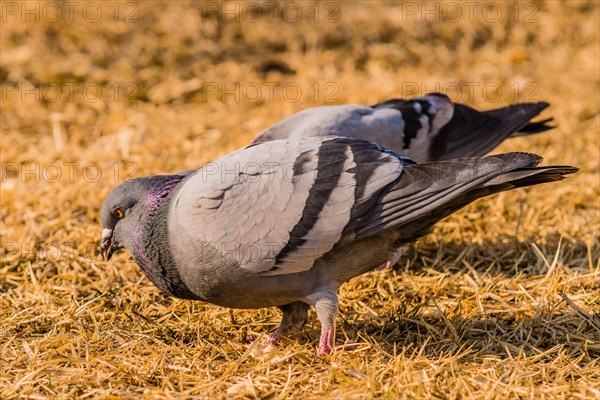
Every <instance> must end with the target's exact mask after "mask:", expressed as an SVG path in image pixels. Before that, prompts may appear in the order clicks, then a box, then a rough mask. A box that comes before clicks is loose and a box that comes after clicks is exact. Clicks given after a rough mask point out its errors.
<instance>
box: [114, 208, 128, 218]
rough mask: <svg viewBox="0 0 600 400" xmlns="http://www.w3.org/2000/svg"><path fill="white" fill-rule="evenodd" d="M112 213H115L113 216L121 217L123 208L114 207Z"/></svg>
mask: <svg viewBox="0 0 600 400" xmlns="http://www.w3.org/2000/svg"><path fill="white" fill-rule="evenodd" d="M113 214H114V215H115V217H117V218H119V219H121V218H123V216H124V215H125V214H123V210H121V209H120V208H115V210H114V211H113Z"/></svg>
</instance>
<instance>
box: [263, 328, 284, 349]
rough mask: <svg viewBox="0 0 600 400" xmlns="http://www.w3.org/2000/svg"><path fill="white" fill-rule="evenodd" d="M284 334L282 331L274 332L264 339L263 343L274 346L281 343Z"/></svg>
mask: <svg viewBox="0 0 600 400" xmlns="http://www.w3.org/2000/svg"><path fill="white" fill-rule="evenodd" d="M281 338H282V335H281V333H279V332H277V331H275V332H273V333H271V334H270V335H269V336H267V337H266V339H265V340H263V343H262V344H263V345H265V346H268V345H270V344H271V345H273V346H277V345H278V344H279V341H280V340H281Z"/></svg>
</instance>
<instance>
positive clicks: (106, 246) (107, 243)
mask: <svg viewBox="0 0 600 400" xmlns="http://www.w3.org/2000/svg"><path fill="white" fill-rule="evenodd" d="M112 238H113V231H112V229H102V244H101V245H100V253H101V254H102V257H103V258H104V259H106V261H108V260H110V258H111V257H112V254H113V240H112Z"/></svg>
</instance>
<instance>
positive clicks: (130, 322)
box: [0, 1, 600, 399]
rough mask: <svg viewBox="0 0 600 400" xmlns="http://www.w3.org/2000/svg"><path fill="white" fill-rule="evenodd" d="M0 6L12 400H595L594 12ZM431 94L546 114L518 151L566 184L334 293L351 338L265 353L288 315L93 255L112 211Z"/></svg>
mask: <svg viewBox="0 0 600 400" xmlns="http://www.w3.org/2000/svg"><path fill="white" fill-rule="evenodd" d="M0 6H1V10H0V11H1V18H2V25H1V28H0V29H1V37H0V45H1V56H0V80H1V83H2V102H1V106H2V113H1V115H0V121H1V129H2V146H1V153H0V157H1V163H2V171H1V172H2V188H1V192H0V194H1V206H0V218H1V225H0V228H1V229H0V232H1V236H0V241H1V246H2V248H1V252H0V257H2V258H1V264H0V322H1V323H0V398H2V399H13V398H31V399H42V398H55V399H71V398H82V399H83V398H109V399H119V398H124V399H129V398H140V397H141V398H240V397H247V398H269V399H279V398H298V399H313V398H327V399H330V398H337V399H349V398H371V397H382V398H390V399H391V398H394V399H396V398H411V399H421V398H448V399H455V398H461V399H467V398H486V399H487V398H489V399H505V398H507V399H509V398H510V399H513V398H532V399H533V398H535V399H557V398H581V399H584V398H585V399H590V398H600V383H599V382H600V362H599V361H598V360H599V359H600V313H599V309H600V305H599V304H600V264H599V258H600V243H599V240H598V237H599V233H600V207H599V197H600V189H599V185H600V167H599V165H600V155H599V144H600V143H599V106H600V101H599V100H600V99H599V93H600V91H599V88H600V83H599V82H600V81H599V72H598V70H599V65H598V60H599V59H600V55H599V33H598V25H599V21H600V18H599V12H600V11H599V6H598V3H597V2H595V1H589V2H580V1H569V2H558V1H545V2H522V3H517V2H483V1H482V2H464V3H463V2H441V3H439V2H432V3H421V2H404V3H378V2H352V3H342V2H323V3H314V2H291V3H283V2H271V3H258V2H244V3H241V2H235V1H231V2H228V3H227V4H224V3H218V2H203V3H200V2H186V1H177V2H171V3H168V4H164V3H158V2H89V3H84V2H72V3H68V2H67V3H65V4H63V5H62V8H59V4H58V3H56V2H17V1H5V2H2V3H1V4H0ZM432 91H441V92H444V93H446V94H448V95H449V96H450V97H451V98H452V99H453V100H455V101H460V102H463V103H466V104H469V105H472V106H474V107H478V108H483V109H485V108H495V107H500V106H503V105H506V104H508V103H511V102H521V101H548V102H550V103H551V107H550V108H549V109H548V110H546V111H545V112H544V113H543V115H542V116H543V117H553V118H554V122H555V123H556V125H557V128H556V129H554V130H552V131H549V132H547V133H544V134H541V135H538V136H535V137H527V138H518V139H513V140H510V141H507V142H506V143H505V144H503V145H502V146H501V147H500V148H499V149H498V150H497V151H503V152H505V151H529V152H535V153H537V154H540V155H542V156H544V159H545V160H544V165H550V164H554V165H561V164H567V165H574V166H577V167H579V168H580V171H579V173H577V174H576V175H575V176H573V177H570V178H569V179H567V180H565V181H562V182H558V183H551V184H547V185H543V186H539V187H534V188H530V189H520V190H517V191H514V192H510V193H502V194H500V195H496V196H493V197H490V198H487V199H483V200H480V201H477V202H476V203H474V204H472V205H470V206H469V207H467V208H465V209H463V210H461V211H460V212H458V213H456V214H455V215H453V216H451V217H449V218H447V219H446V220H444V221H443V222H441V223H440V224H439V225H438V226H437V228H436V229H435V231H434V232H433V233H432V234H431V235H430V236H428V237H427V238H424V239H423V240H421V241H419V242H418V243H417V244H416V245H414V246H413V247H412V248H411V249H410V250H409V251H408V253H407V255H406V256H405V257H403V258H402V259H401V260H400V262H399V264H398V265H396V266H395V268H394V269H393V270H387V271H379V272H373V273H370V274H366V275H364V276H361V277H358V278H356V279H354V280H352V281H350V282H348V283H347V284H345V285H344V286H343V287H342V290H341V294H340V299H341V313H340V316H339V317H338V332H337V340H338V342H343V341H352V342H356V343H357V348H356V349H355V350H352V351H336V352H334V354H332V355H331V356H330V357H325V358H320V359H319V358H315V356H314V353H315V347H316V344H317V342H318V336H319V324H318V322H317V321H316V318H315V315H314V313H311V315H310V320H309V323H308V324H307V326H306V327H305V328H304V329H303V330H302V332H300V333H298V334H296V335H294V336H292V337H290V338H289V339H286V340H284V341H283V342H282V343H281V344H280V345H279V346H278V347H273V348H269V349H268V351H259V349H258V348H257V347H256V345H255V344H249V343H248V342H247V341H246V337H247V336H253V337H256V338H260V337H263V336H264V335H266V334H268V333H269V332H270V331H271V330H273V329H274V328H275V327H276V325H277V324H278V321H279V318H280V315H279V313H278V311H277V310H275V309H263V310H228V309H225V308H221V307H217V306H212V305H208V304H204V303H201V302H193V301H185V300H178V299H174V298H169V297H167V296H165V295H163V294H161V293H160V292H159V291H158V289H156V288H155V287H154V286H152V285H151V284H150V282H149V281H148V280H147V279H146V278H145V277H144V276H143V275H142V273H141V271H140V270H139V269H138V267H137V266H136V265H135V264H134V263H133V261H132V259H131V257H130V256H129V254H127V253H125V252H123V253H119V254H117V255H116V257H115V259H114V260H111V261H110V262H105V261H103V260H102V259H101V258H100V257H99V249H98V248H99V241H100V230H101V228H100V222H99V211H100V205H101V204H102V201H103V199H104V197H105V196H106V194H107V193H108V192H109V191H110V190H111V189H112V188H113V187H114V186H115V185H117V184H118V183H119V182H122V181H123V180H125V179H127V178H128V177H131V176H142V175H147V174H158V173H169V172H173V171H177V170H182V169H187V168H194V167H198V166H200V165H202V163H204V162H209V161H211V160H214V159H215V158H217V157H219V156H220V155H224V154H226V153H228V152H230V151H232V150H234V149H236V148H239V147H241V146H243V145H245V144H247V143H249V142H250V141H251V140H252V138H253V137H254V136H255V135H256V134H258V133H259V132H260V131H261V130H262V129H264V128H266V127H267V126H269V125H270V124H273V123H275V122H277V121H279V120H281V119H282V118H284V117H286V116H288V115H291V114H292V113H294V112H296V111H299V110H302V109H304V108H307V107H311V106H314V105H322V104H341V103H359V104H373V103H376V102H379V101H382V100H385V99H388V98H393V97H401V96H405V97H409V96H413V95H420V94H424V93H427V92H432Z"/></svg>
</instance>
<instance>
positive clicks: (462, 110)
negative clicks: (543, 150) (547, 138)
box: [254, 93, 552, 162]
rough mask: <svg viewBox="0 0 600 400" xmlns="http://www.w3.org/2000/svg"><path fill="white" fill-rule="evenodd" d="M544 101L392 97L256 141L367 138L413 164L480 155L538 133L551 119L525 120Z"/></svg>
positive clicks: (318, 113) (320, 115)
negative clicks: (481, 107)
mask: <svg viewBox="0 0 600 400" xmlns="http://www.w3.org/2000/svg"><path fill="white" fill-rule="evenodd" d="M547 106H548V104H547V103H544V102H539V103H522V104H513V105H511V106H508V107H504V108H499V109H496V110H490V111H483V112H480V111H477V110H474V109H472V108H470V107H468V106H465V105H463V104H459V103H453V102H452V101H450V99H449V98H448V97H447V96H445V95H443V94H439V93H433V94H429V95H426V96H424V97H417V98H413V99H410V100H405V99H392V100H387V101H384V102H382V103H378V104H375V105H373V106H371V107H366V106H359V105H342V106H323V107H315V108H309V109H307V110H303V111H301V112H299V113H297V114H294V115H292V116H290V117H288V118H286V119H284V120H283V121H281V122H279V123H277V124H275V125H273V126H272V127H270V128H268V129H267V130H265V131H264V132H262V133H261V134H260V135H259V136H257V137H256V138H255V139H254V142H255V143H260V142H266V141H270V140H277V139H286V138H300V137H309V136H327V135H337V136H345V137H353V138H358V139H363V140H369V141H371V142H374V143H377V144H379V145H381V146H383V147H387V148H389V149H391V150H393V151H395V152H397V153H399V154H402V155H403V156H406V157H408V158H410V159H413V160H415V161H417V162H427V161H436V160H442V159H451V158H459V157H474V156H482V155H485V154H487V153H488V152H490V151H491V150H493V149H494V148H495V147H497V146H498V145H499V144H500V143H501V142H502V141H503V140H504V139H506V138H507V137H510V136H517V135H529V134H533V133H538V132H543V131H545V130H548V129H551V128H552V127H551V126H549V125H547V124H546V123H547V122H549V121H550V120H549V119H547V120H543V121H539V122H534V123H530V122H529V121H530V120H531V119H532V118H533V117H535V116H536V115H538V114H539V113H540V112H541V111H542V110H544V109H545V108H546V107H547Z"/></svg>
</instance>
